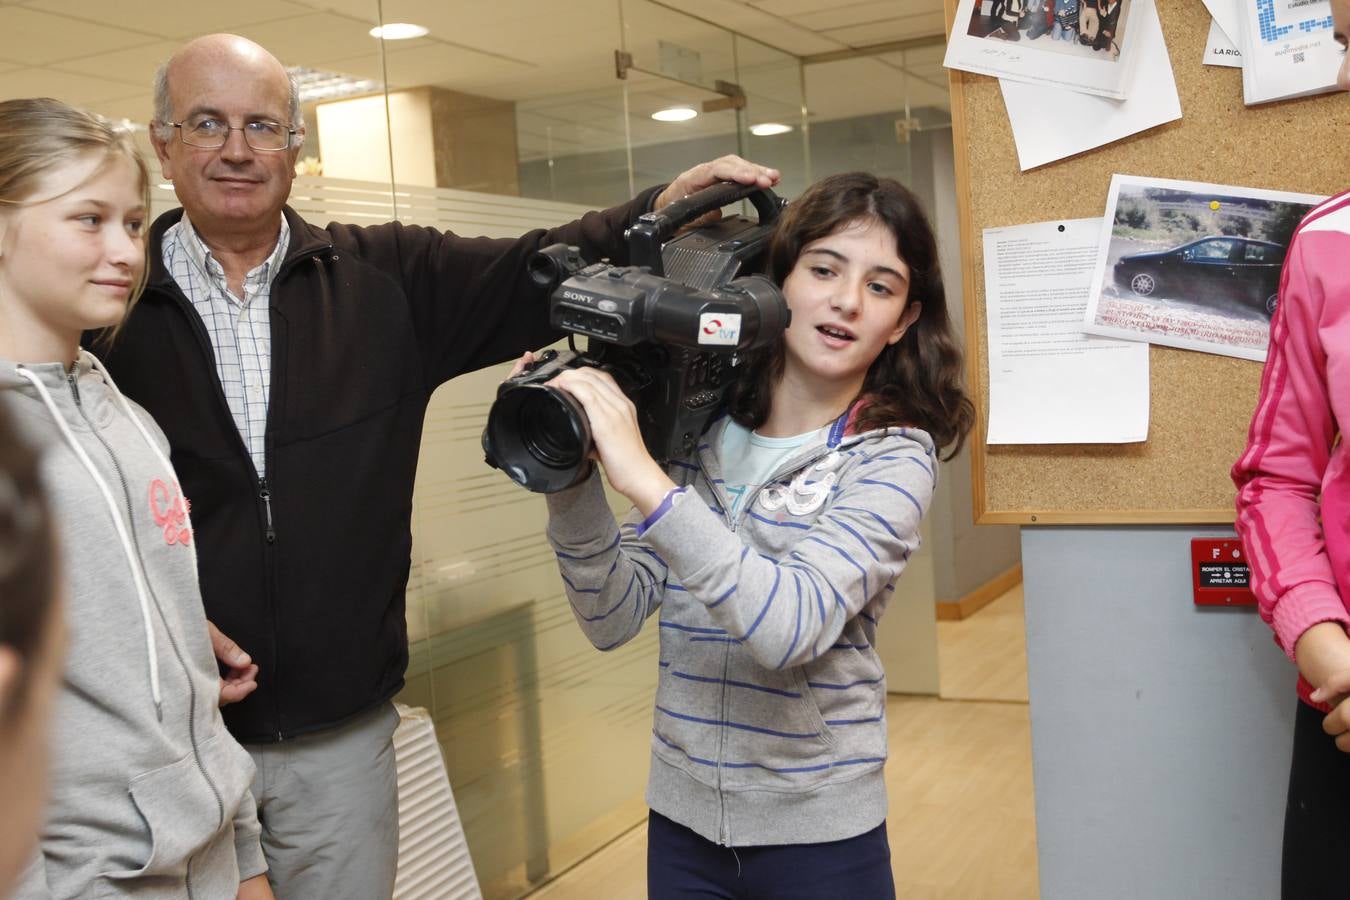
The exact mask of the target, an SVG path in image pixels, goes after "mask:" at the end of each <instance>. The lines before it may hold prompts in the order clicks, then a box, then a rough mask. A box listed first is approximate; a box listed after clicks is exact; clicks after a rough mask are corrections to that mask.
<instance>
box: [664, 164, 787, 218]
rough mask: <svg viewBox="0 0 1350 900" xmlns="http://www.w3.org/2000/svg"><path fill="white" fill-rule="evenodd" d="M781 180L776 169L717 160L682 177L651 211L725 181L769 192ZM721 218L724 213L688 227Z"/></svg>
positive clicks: (711, 213)
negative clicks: (767, 189)
mask: <svg viewBox="0 0 1350 900" xmlns="http://www.w3.org/2000/svg"><path fill="white" fill-rule="evenodd" d="M778 178H779V172H778V170H777V169H770V168H769V167H768V166H761V165H759V164H758V163H752V162H750V161H748V160H744V159H741V158H740V157H739V156H723V157H722V158H721V159H714V160H713V161H712V162H705V163H700V164H699V165H697V166H694V167H693V168H692V169H689V170H688V171H686V172H683V173H681V174H680V176H679V177H678V178H676V179H675V180H674V181H672V182H671V183H670V184H669V185H668V186H667V187H666V189H665V190H664V191H662V192H661V193H660V194H659V195H658V196H657V198H656V202H655V203H653V204H652V209H653V210H657V209H660V208H661V207H663V206H668V205H670V204H671V203H674V202H675V201H676V200H679V199H681V198H683V197H688V196H689V195H690V194H695V193H698V192H699V191H701V190H703V189H704V188H706V187H712V186H713V185H714V184H717V183H718V182H722V181H734V182H736V183H738V184H753V185H756V186H758V187H762V188H768V187H773V186H774V185H775V184H777V183H778ZM721 217H722V213H721V211H720V210H714V211H713V212H710V213H708V214H707V215H706V216H701V217H700V218H698V219H696V220H695V221H693V222H690V223H689V224H688V226H686V227H696V226H698V225H706V224H708V223H709V222H716V221H717V220H718V219H720V218H721Z"/></svg>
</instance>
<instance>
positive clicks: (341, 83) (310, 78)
mask: <svg viewBox="0 0 1350 900" xmlns="http://www.w3.org/2000/svg"><path fill="white" fill-rule="evenodd" d="M286 71H287V72H289V73H290V75H291V77H292V78H293V79H295V85H296V87H298V88H299V89H300V102H301V103H318V102H319V101H322V100H338V99H341V98H343V97H352V96H356V95H357V94H374V93H378V92H379V91H381V90H383V89H384V85H382V84H381V83H380V82H378V81H371V80H370V79H367V78H351V77H349V76H347V75H343V74H341V73H339V72H325V71H323V70H321V69H306V68H304V67H302V66H291V67H290V68H289V69H287V70H286Z"/></svg>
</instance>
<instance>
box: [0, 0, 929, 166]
mask: <svg viewBox="0 0 1350 900" xmlns="http://www.w3.org/2000/svg"><path fill="white" fill-rule="evenodd" d="M382 7H383V19H384V21H385V22H413V23H417V24H420V25H424V26H426V27H427V28H429V29H430V33H429V34H428V35H427V36H426V37H422V38H417V39H414V40H410V41H387V42H383V51H384V52H381V50H382V47H381V44H382V42H380V41H378V40H376V39H374V38H371V37H370V36H369V34H368V31H369V29H370V27H371V26H372V25H375V24H377V23H378V21H379V18H380V6H379V5H377V3H376V2H375V0H230V2H228V3H198V2H182V0H176V2H171V0H120V2H118V3H116V4H111V3H107V2H106V0H0V35H4V38H5V39H4V41H3V42H2V43H0V99H5V98H10V97H23V96H34V95H46V96H56V97H59V98H61V99H63V100H67V101H69V102H72V103H76V104H79V105H82V106H86V107H89V108H92V109H95V110H98V111H99V112H102V113H104V114H105V115H110V116H113V117H118V118H128V119H131V120H132V121H136V122H144V121H145V120H146V119H147V118H148V117H149V114H150V108H151V91H150V83H151V79H152V77H153V75H154V71H155V68H156V67H157V66H158V65H159V63H160V62H161V61H162V60H163V59H164V58H165V57H167V56H168V55H169V54H170V53H172V52H173V51H174V49H175V48H176V47H177V46H178V45H179V44H181V42H182V41H183V40H185V39H187V38H190V37H192V36H194V35H198V34H203V33H207V32H212V31H233V32H237V33H239V34H242V35H245V36H247V37H249V38H252V39H254V40H256V41H258V42H259V43H261V44H263V45H264V46H266V47H267V48H268V49H270V50H272V52H274V53H275V54H276V55H277V56H278V57H279V58H280V59H281V60H282V62H284V63H285V64H287V65H300V66H306V67H309V68H314V69H321V70H325V71H330V72H336V73H341V74H344V75H348V76H351V77H354V78H368V79H372V80H375V81H383V82H386V83H387V84H388V85H389V86H390V87H391V88H400V87H415V86H420V85H434V86H438V87H444V88H449V89H452V90H456V91H461V92H464V93H469V94H479V95H483V96H487V97H492V98H495V99H501V100H511V101H514V102H515V103H516V104H517V109H518V111H519V119H518V124H519V135H518V140H519V142H520V153H521V156H522V158H539V157H543V156H546V155H548V154H550V153H552V154H557V155H561V154H566V153H575V152H586V151H591V150H602V149H614V148H617V147H622V146H623V145H624V143H625V141H629V140H631V141H632V142H634V143H637V144H642V143H654V142H663V141H669V140H673V139H678V138H684V137H694V136H702V135H708V134H716V133H725V132H728V131H730V130H732V129H734V127H735V119H734V116H733V114H731V113H729V112H720V113H713V114H705V115H701V116H700V117H699V118H697V119H695V120H693V121H692V122H684V123H658V122H654V121H652V120H651V119H650V118H649V114H650V113H651V112H652V111H654V110H656V109H659V108H662V107H665V106H670V105H676V104H684V105H692V106H695V107H698V106H700V105H701V103H702V101H705V100H716V99H717V98H718V97H719V95H718V94H717V93H716V92H714V91H713V90H712V89H711V87H712V85H713V83H714V82H715V81H716V80H718V79H722V80H727V81H730V80H737V81H738V82H739V83H740V85H741V87H742V88H743V89H744V91H745V93H746V96H747V108H746V119H747V120H748V121H747V122H746V124H753V123H755V122H762V121H786V122H787V123H789V124H796V123H798V122H799V121H800V116H801V109H802V106H803V98H802V83H801V82H802V79H801V78H800V77H799V76H798V70H797V60H796V57H802V58H805V59H806V60H807V61H808V62H809V61H810V60H812V58H815V57H819V56H821V55H825V54H833V53H838V52H839V51H848V50H853V49H857V48H865V47H869V46H876V45H887V44H893V43H898V42H906V43H908V42H917V43H922V42H923V40H924V39H930V40H933V41H934V43H931V44H929V45H928V46H926V47H919V48H917V49H908V50H904V51H900V50H895V51H893V52H888V53H880V54H875V55H870V56H865V57H860V58H855V59H848V60H844V61H837V62H823V63H820V64H812V65H808V66H806V68H805V73H806V74H805V88H806V105H807V107H808V112H809V115H810V116H811V117H813V118H814V119H817V120H819V119H839V118H846V117H851V116H858V115H866V114H869V113H874V112H881V111H888V112H889V111H893V110H897V109H904V108H905V107H906V105H907V104H908V105H909V106H912V107H919V106H945V105H946V102H947V100H946V95H947V83H946V75H945V73H944V72H943V70H942V67H941V58H942V47H941V44H940V43H938V42H937V41H938V40H939V39H940V37H941V35H942V6H941V3H940V2H938V0H833V2H831V0H679V2H678V3H677V2H673V0H568V2H566V3H558V2H556V0H492V2H482V0H453V2H446V0H383V3H382ZM711 23H717V24H716V25H714V24H711ZM718 26H721V27H718ZM729 32H735V33H736V34H738V35H741V36H742V37H737V38H733V37H732V36H731V35H730V34H729ZM620 48H622V49H625V50H627V51H628V52H629V53H631V54H632V61H633V66H634V67H635V70H634V71H630V72H629V73H628V78H627V84H626V87H627V90H626V91H625V89H624V88H625V82H623V81H620V80H619V79H618V78H617V77H616V74H615V59H614V51H615V50H616V49H620ZM625 107H626V108H627V109H626V111H625Z"/></svg>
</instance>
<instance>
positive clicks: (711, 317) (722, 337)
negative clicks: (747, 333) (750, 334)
mask: <svg viewBox="0 0 1350 900" xmlns="http://www.w3.org/2000/svg"><path fill="white" fill-rule="evenodd" d="M740 340H741V314H740V313H700V314H699V317H698V342H699V343H700V344H704V345H712V346H720V347H734V346H736V345H737V344H738V343H740Z"/></svg>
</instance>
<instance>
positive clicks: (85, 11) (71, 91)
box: [0, 0, 946, 900]
mask: <svg viewBox="0 0 1350 900" xmlns="http://www.w3.org/2000/svg"><path fill="white" fill-rule="evenodd" d="M395 23H403V24H412V25H416V26H420V27H421V28H423V29H425V32H422V33H413V36H411V37H407V38H400V39H398V40H395V39H393V37H392V36H389V37H373V36H372V35H371V29H372V28H374V27H376V26H382V25H383V26H388V25H393V24H395ZM213 31H230V32H235V33H238V34H242V35H244V36H246V37H249V38H251V39H253V40H256V41H258V42H259V43H261V44H262V45H264V46H265V47H267V48H268V49H270V50H271V51H273V52H274V53H275V54H276V55H277V56H278V57H279V58H280V59H281V60H282V62H283V63H284V64H286V65H287V66H288V67H291V68H292V69H293V70H294V71H296V73H297V77H298V78H299V80H300V83H301V85H302V101H303V109H304V114H305V119H306V124H307V128H308V136H307V139H306V143H305V147H304V152H303V154H302V159H301V162H300V165H299V167H298V168H299V169H300V172H301V175H300V178H299V179H298V180H297V182H296V187H295V190H294V193H293V198H292V202H293V205H294V206H295V207H296V208H297V209H298V210H299V211H300V212H301V214H302V215H304V216H306V217H307V218H309V219H310V220H311V221H314V222H317V223H320V224H322V223H326V222H328V221H331V220H338V221H346V222H355V223H374V222H380V221H387V220H389V219H391V218H398V219H401V220H403V221H405V222H410V223H417V224H424V225H432V226H436V227H440V228H449V229H453V230H455V231H457V232H460V233H464V234H485V235H490V236H505V235H518V234H521V233H524V232H525V231H528V230H530V229H532V228H536V227H541V226H547V225H550V224H558V223H561V222H563V221H566V220H568V219H571V218H573V217H575V216H576V215H578V214H579V213H580V212H582V211H584V210H585V209H588V208H596V207H603V206H607V205H611V204H614V203H618V202H621V201H623V200H625V199H627V198H628V197H630V196H632V194H633V193H634V192H635V191H636V190H640V189H642V188H644V187H646V186H649V185H652V184H658V183H661V182H664V181H668V180H669V179H670V178H672V177H673V176H674V175H676V174H678V173H679V172H680V171H682V170H683V169H685V168H687V167H688V166H690V165H692V164H694V163H696V162H701V161H704V160H708V159H713V158H715V157H718V156H722V155H724V154H728V153H737V154H740V155H742V156H745V157H748V158H751V159H754V160H757V161H760V162H764V163H767V164H770V165H773V166H776V167H778V168H779V169H781V170H782V172H783V182H782V185H781V186H780V189H779V192H780V194H782V195H783V196H785V197H789V198H790V197H793V196H795V195H796V194H798V193H800V191H801V190H802V189H803V188H804V187H805V186H806V185H807V184H808V183H809V182H810V180H811V179H812V177H813V174H814V175H817V176H818V175H821V174H825V173H827V172H830V171H839V170H842V169H847V168H868V169H873V170H876V171H879V172H883V173H885V174H890V175H895V176H897V177H901V178H902V179H906V180H908V179H909V173H910V167H911V162H912V159H911V157H912V154H913V148H914V147H915V146H917V144H916V143H915V142H914V140H913V137H914V136H915V135H921V134H923V133H925V132H931V131H934V130H940V129H942V128H943V127H945V125H946V122H945V120H944V116H945V114H946V113H945V99H946V91H945V76H943V75H942V74H941V69H940V47H938V48H936V49H929V50H925V49H923V48H920V49H917V50H911V49H906V50H899V51H896V52H895V53H893V54H887V55H873V56H867V57H863V58H860V59H852V58H850V59H840V60H817V61H814V62H813V61H812V60H810V59H806V60H803V59H802V58H800V57H797V56H792V55H790V54H788V53H785V52H783V51H781V50H778V49H775V48H773V47H770V46H768V45H767V44H764V43H760V42H758V41H756V40H754V39H753V38H751V37H746V36H743V35H739V34H735V33H733V32H732V31H730V30H727V29H725V28H721V27H719V26H717V25H714V24H711V23H709V22H706V21H703V20H700V19H697V18H694V17H692V16H689V15H686V14H684V13H681V12H679V11H677V10H675V9H673V8H671V7H670V6H667V5H665V4H663V3H659V2H651V0H574V2H572V3H569V4H566V5H565V6H559V5H558V4H555V3H548V2H544V0H502V2H496V3H491V4H486V3H476V2H475V3H470V2H467V0H464V2H448V3H447V2H432V0H385V2H383V3H380V2H378V0H312V2H310V0H237V2H234V3H230V4H224V5H214V6H208V5H203V4H184V3H179V2H168V0H127V2H124V3H119V4H117V5H116V7H115V9H114V8H113V7H110V6H105V5H104V4H98V3H94V2H92V0H28V2H19V3H6V4H3V5H0V33H3V34H5V35H6V38H7V40H6V41H5V45H4V46H3V47H0V99H3V98H10V97H23V96H38V95H43V96H55V97H58V98H60V99H63V100H66V101H68V102H71V103H74V104H77V105H80V106H84V107H87V108H90V109H93V110H95V111H97V112H100V113H103V114H105V115H108V116H111V117H113V118H117V119H125V120H127V121H128V123H130V124H131V125H132V127H134V128H136V129H137V132H138V135H139V137H140V140H141V142H142V144H143V146H144V150H145V152H146V154H147V157H148V158H150V159H153V155H152V154H151V153H150V149H149V145H148V140H147V138H146V130H145V123H146V122H147V121H148V120H149V118H150V116H151V114H152V113H151V107H152V97H151V81H152V77H153V74H154V71H155V69H156V67H157V66H158V65H159V64H160V62H162V61H163V60H164V59H165V58H166V57H168V56H169V55H170V54H171V53H172V52H173V51H174V50H175V49H176V48H177V47H178V46H180V45H181V44H182V42H183V41H185V40H187V39H190V38H191V37H194V36H196V35H200V34H205V33H209V32H213ZM836 67H837V68H836ZM832 69H835V71H831V70H832ZM864 84H865V85H866V86H867V87H866V90H865V91H860V90H859V89H858V86H859V85H864ZM939 95H940V96H939ZM808 101H809V102H808ZM670 110H685V111H686V112H683V113H671V112H669V111H670ZM679 116H684V118H682V119H681V118H679ZM155 169H156V172H157V167H155ZM173 205H176V204H175V201H174V198H173V195H172V188H171V185H168V184H163V183H161V184H158V185H157V187H156V190H155V207H156V209H155V211H156V212H160V211H162V210H164V209H167V208H169V207H171V206H173ZM452 298H453V286H448V287H447V300H448V301H451V300H452ZM0 302H3V301H2V300H0ZM504 373H505V366H502V367H496V368H494V369H492V370H487V371H484V372H480V373H475V374H472V375H468V376H465V377H462V378H460V379H457V380H455V381H454V382H452V383H450V384H448V385H446V386H444V387H443V388H441V389H440V390H439V391H438V392H437V393H436V394H435V396H434V397H433V400H432V404H431V408H430V410H429V413H428V417H427V420H426V427H425V432H424V436H423V445H422V456H421V465H420V469H419V473H418V489H417V494H416V497H415V501H414V508H413V536H414V543H413V559H412V565H411V570H410V574H409V581H408V589H407V600H408V622H407V624H408V637H409V642H410V646H411V662H410V665H409V670H408V675H407V687H406V689H405V690H404V691H403V693H402V694H401V695H400V697H399V698H398V699H399V700H400V701H401V702H403V703H407V704H409V705H413V706H421V707H425V708H426V709H428V710H429V711H430V712H431V715H432V717H433V719H434V722H435V725H436V730H437V735H438V737H439V740H440V743H441V747H442V749H443V751H444V756H445V760H446V763H447V768H448V772H449V776H450V781H451V784H452V785H453V788H454V791H455V794H456V799H457V801H458V807H459V813H460V816H461V819H462V822H463V828H464V832H465V834H466V837H467V840H468V844H469V847H470V851H471V853H472V857H473V861H474V865H475V868H476V871H477V874H478V878H479V881H480V882H481V885H482V888H483V892H484V895H485V896H486V897H488V898H489V900H493V898H510V897H517V896H520V895H522V894H523V893H525V892H526V891H528V890H529V889H530V888H531V887H532V886H535V885H537V884H539V883H541V882H542V881H545V880H547V879H548V878H550V877H552V876H554V875H556V874H557V873H558V872H560V871H561V870H563V869H565V868H566V867H568V866H570V865H571V864H573V863H574V862H576V861H577V860H579V859H580V858H582V857H583V856H585V855H587V854H588V853H590V852H592V851H593V850H595V849H596V848H597V847H598V846H600V845H601V844H603V843H605V842H606V841H608V840H610V839H612V838H613V837H615V836H616V835H618V834H619V833H621V832H622V831H623V830H625V829H627V828H629V827H632V826H633V825H635V824H637V823H639V822H641V821H642V820H643V818H644V817H645V805H644V803H643V788H644V782H645V777H646V769H647V758H648V745H649V742H650V725H651V707H652V698H653V692H654V688H655V683H656V672H657V666H656V629H655V628H648V629H646V630H645V631H644V633H643V634H642V635H641V636H640V637H639V638H638V639H636V640H634V641H632V642H631V643H629V644H627V645H625V646H623V647H620V648H617V649H615V650H612V651H609V652H607V653H600V652H598V651H596V650H595V649H594V648H592V647H591V646H590V645H589V643H588V642H587V641H586V639H585V638H584V637H583V636H582V634H581V632H580V630H579V629H578V628H577V626H576V624H575V622H574V620H573V617H572V613H571V610H570V608H569V606H568V603H567V600H566V598H565V596H564V595H563V592H562V590H561V585H560V581H559V578H558V575H557V572H556V568H555V566H554V559H553V554H552V552H551V550H550V548H549V546H548V544H547V542H546V541H545V539H544V535H543V526H544V504H543V502H542V500H541V498H540V497H538V496H536V495H532V494H529V493H527V492H525V491H524V490H523V489H520V488H518V487H516V486H515V485H514V484H512V483H511V482H510V481H509V480H508V479H507V478H506V477H505V476H503V475H501V474H500V473H498V472H496V471H494V470H492V469H489V468H487V467H486V466H485V465H484V464H483V461H482V450H481V448H480V446H479V435H480V432H481V429H482V426H483V422H484V420H485V417H486V413H487V409H488V406H489V405H490V402H491V399H492V397H493V395H494V392H495V388H496V385H497V383H498V382H499V381H500V380H501V378H502V377H503V376H504ZM613 505H614V507H615V509H616V511H617V512H619V513H620V514H621V513H622V512H623V509H624V507H625V505H626V504H624V503H622V502H621V500H620V499H618V498H616V499H615V500H614V503H613ZM353 515H359V511H357V510H354V511H353ZM262 677H266V673H263V676H262Z"/></svg>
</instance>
